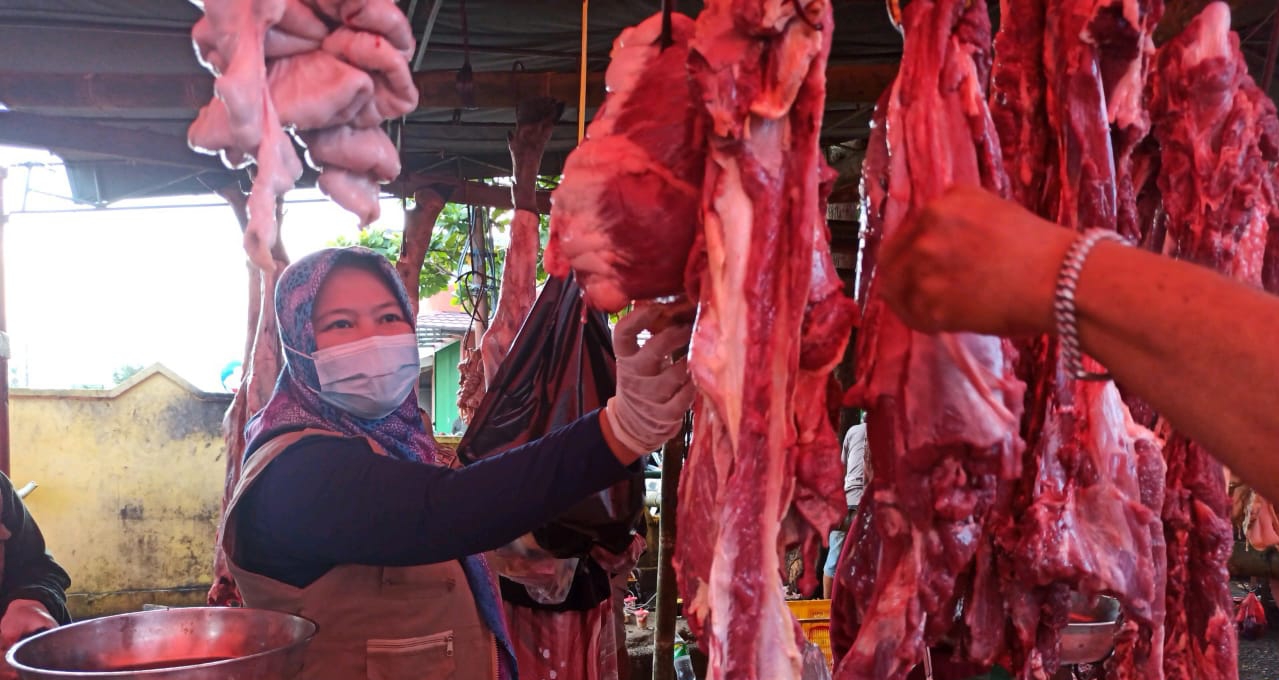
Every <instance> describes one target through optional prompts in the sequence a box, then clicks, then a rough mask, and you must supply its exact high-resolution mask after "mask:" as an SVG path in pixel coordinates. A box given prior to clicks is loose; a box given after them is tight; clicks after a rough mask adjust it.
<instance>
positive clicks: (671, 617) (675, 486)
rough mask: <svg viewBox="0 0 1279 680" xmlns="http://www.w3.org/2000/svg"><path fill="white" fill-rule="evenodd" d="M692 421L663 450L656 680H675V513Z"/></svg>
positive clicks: (686, 420) (654, 670)
mask: <svg viewBox="0 0 1279 680" xmlns="http://www.w3.org/2000/svg"><path fill="white" fill-rule="evenodd" d="M688 433H689V421H688V419H687V418H685V420H684V428H683V429H682V430H680V433H679V434H677V435H675V437H674V438H673V439H671V440H670V441H668V442H666V445H665V446H663V447H662V504H661V509H662V516H661V520H660V524H659V525H658V536H659V538H658V541H657V612H656V616H657V630H656V633H655V635H654V637H653V680H675V605H676V599H677V598H676V596H677V595H678V588H677V587H676V583H675V563H674V559H673V558H674V556H675V511H676V507H677V502H676V501H677V499H676V496H677V494H678V492H679V478H680V472H681V471H682V470H683V469H684V454H685V453H686V452H687V451H688V444H687V438H688Z"/></svg>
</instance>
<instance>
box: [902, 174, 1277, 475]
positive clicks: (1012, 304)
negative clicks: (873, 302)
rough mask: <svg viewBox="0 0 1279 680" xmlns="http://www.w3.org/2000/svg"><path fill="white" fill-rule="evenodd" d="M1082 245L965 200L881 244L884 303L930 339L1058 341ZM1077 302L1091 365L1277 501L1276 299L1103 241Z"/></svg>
mask: <svg viewBox="0 0 1279 680" xmlns="http://www.w3.org/2000/svg"><path fill="white" fill-rule="evenodd" d="M1077 238H1079V235H1078V234H1076V233H1075V232H1074V231H1071V230H1067V229H1062V228H1060V227H1058V226H1057V225H1055V224H1053V223H1051V222H1048V221H1046V220H1043V219H1041V218H1039V217H1037V216H1036V215H1034V214H1032V213H1030V212H1029V211H1027V210H1025V209H1024V208H1022V207H1021V206H1019V205H1017V204H1015V203H1012V202H1009V201H1005V200H1002V199H1000V198H998V197H996V196H994V195H992V194H990V193H989V192H986V191H984V190H981V189H975V188H965V187H957V188H955V189H952V190H951V191H949V192H948V193H946V194H945V195H943V196H942V197H940V198H938V199H937V200H935V201H933V202H932V203H931V204H930V205H928V206H927V207H926V208H925V209H924V210H922V211H920V214H919V215H918V216H917V217H916V218H915V219H914V220H913V221H912V222H911V223H909V224H907V225H906V226H905V228H903V229H902V230H901V231H900V232H899V233H897V234H895V235H894V236H893V237H892V238H890V239H889V240H888V241H886V242H885V243H884V244H883V246H882V247H881V252H880V255H879V263H878V272H879V274H878V275H879V277H880V291H881V294H882V295H883V296H884V299H885V301H886V302H888V304H889V306H891V307H892V308H893V310H894V311H896V312H897V314H898V315H900V316H901V318H902V320H903V321H905V322H906V324H907V325H909V326H911V327H913V328H915V329H917V330H921V331H925V332H942V331H972V332H977V333H988V334H993V335H1029V334H1038V333H1055V332H1056V331H1057V328H1056V323H1055V319H1054V314H1053V304H1054V297H1055V293H1056V281H1057V277H1058V273H1059V272H1060V271H1061V269H1062V263H1063V259H1064V258H1065V256H1066V253H1067V251H1068V250H1070V248H1071V246H1072V244H1074V243H1075V240H1076V239H1077ZM992 253H995V254H997V256H992ZM1074 301H1075V318H1076V332H1077V334H1078V337H1079V339H1080V341H1081V343H1082V347H1083V350H1084V352H1085V353H1087V354H1089V355H1091V356H1092V357H1094V358H1096V359H1097V360H1098V361H1099V362H1100V363H1101V364H1102V365H1104V366H1106V367H1107V369H1108V370H1109V371H1110V372H1111V373H1112V374H1113V375H1114V378H1115V380H1116V381H1117V382H1119V383H1120V384H1122V385H1123V386H1124V387H1125V388H1126V389H1128V390H1131V391H1132V393H1133V394H1136V395H1137V396H1139V397H1141V398H1142V399H1145V400H1146V401H1148V402H1149V403H1150V404H1151V406H1153V407H1154V408H1155V410H1156V411H1158V412H1159V413H1160V414H1162V415H1164V416H1166V417H1167V418H1168V420H1169V421H1170V422H1171V423H1172V424H1173V425H1174V426H1176V427H1177V428H1178V429H1180V430H1181V431H1182V432H1184V433H1185V434H1187V435H1189V436H1190V437H1191V438H1192V439H1194V440H1195V441H1197V442H1199V443H1200V444H1202V445H1203V446H1204V447H1205V448H1206V449H1207V450H1208V451H1210V452H1212V454H1213V455H1215V456H1217V457H1218V458H1219V459H1220V460H1221V462H1222V463H1224V464H1225V465H1226V467H1228V468H1229V469H1230V470H1231V471H1233V472H1234V473H1235V474H1237V475H1239V477H1240V478H1242V479H1243V480H1244V481H1245V482H1247V483H1248V484H1250V485H1251V486H1252V487H1253V488H1254V489H1256V490H1257V491H1258V492H1259V493H1260V494H1261V495H1262V496H1264V497H1266V498H1279V457H1277V456H1274V455H1273V451H1274V442H1276V441H1279V416H1277V415H1276V414H1277V411H1279V402H1277V401H1276V398H1275V395H1276V394H1279V352H1276V351H1275V339H1276V338H1279V298H1277V297H1275V296H1272V295H1267V294H1266V293H1264V292H1263V291H1260V290H1256V289H1254V288H1250V287H1248V286H1245V285H1243V284H1240V283H1238V282H1235V281H1233V280H1230V279H1227V278H1226V277H1224V276H1221V275H1219V274H1217V273H1215V272H1213V271H1211V270H1209V269H1207V268H1204V267H1200V266H1196V265H1193V264H1188V263H1186V262H1180V261H1176V260H1172V259H1170V258H1167V257H1162V256H1159V255H1155V254H1153V253H1148V252H1145V251H1142V250H1139V249H1137V248H1130V247H1127V246H1124V245H1121V244H1118V243H1115V242H1113V241H1101V242H1099V243H1098V244H1097V245H1096V246H1095V247H1094V248H1093V249H1092V251H1091V253H1090V254H1088V255H1087V258H1086V259H1085V260H1084V262H1083V266H1082V269H1081V270H1080V272H1079V276H1078V284H1077V286H1076V288H1075V295H1074Z"/></svg>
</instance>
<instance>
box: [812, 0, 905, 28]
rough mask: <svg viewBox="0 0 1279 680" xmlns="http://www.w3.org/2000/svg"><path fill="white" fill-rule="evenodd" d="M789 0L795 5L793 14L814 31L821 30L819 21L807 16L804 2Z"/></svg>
mask: <svg viewBox="0 0 1279 680" xmlns="http://www.w3.org/2000/svg"><path fill="white" fill-rule="evenodd" d="M790 1H791V4H792V5H794V6H795V15H796V16H798V17H799V18H800V19H801V20H802V21H803V22H804V23H806V24H808V27H809V28H811V29H813V30H814V31H820V30H822V24H821V22H820V21H813V20H812V19H810V18H809V17H808V11H807V9H806V8H805V7H804V3H802V2H800V0H790ZM889 1H890V2H891V1H892V0H889Z"/></svg>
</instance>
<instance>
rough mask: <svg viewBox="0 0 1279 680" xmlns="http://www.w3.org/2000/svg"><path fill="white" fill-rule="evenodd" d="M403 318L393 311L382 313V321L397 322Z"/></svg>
mask: <svg viewBox="0 0 1279 680" xmlns="http://www.w3.org/2000/svg"><path fill="white" fill-rule="evenodd" d="M403 320H404V319H403V317H401V316H400V315H399V314H396V313H393V312H392V313H387V314H383V315H382V323H399V322H400V321H403Z"/></svg>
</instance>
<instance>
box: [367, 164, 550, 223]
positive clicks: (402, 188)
mask: <svg viewBox="0 0 1279 680" xmlns="http://www.w3.org/2000/svg"><path fill="white" fill-rule="evenodd" d="M386 188H387V190H388V191H390V192H391V193H393V194H396V195H399V196H405V195H408V194H410V193H413V192H416V191H418V190H420V189H431V190H432V191H435V192H437V193H438V194H440V195H441V196H443V197H444V199H445V200H447V201H448V202H449V203H461V204H463V205H474V206H478V207H481V208H501V209H503V210H510V209H511V208H512V207H514V206H513V204H512V203H511V190H510V188H509V187H504V186H495V185H490V184H483V183H481V182H473V181H470V180H464V179H459V178H457V177H446V176H441V175H427V174H420V173H418V174H413V175H410V176H409V177H406V178H404V179H399V180H396V181H394V182H392V183H391V184H388V185H387V187H386ZM537 212H538V213H539V214H542V215H549V214H550V212H551V192H549V191H539V192H537Z"/></svg>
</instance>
